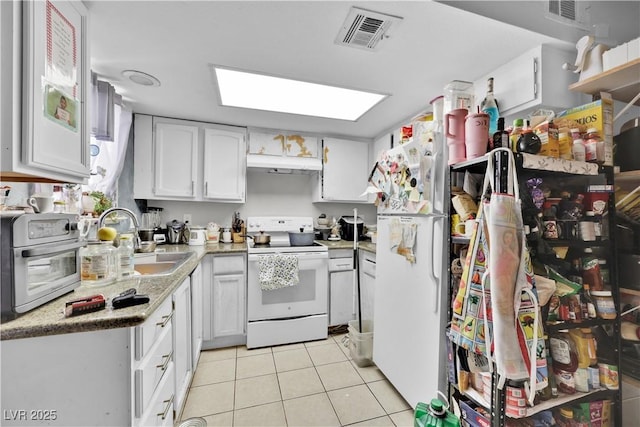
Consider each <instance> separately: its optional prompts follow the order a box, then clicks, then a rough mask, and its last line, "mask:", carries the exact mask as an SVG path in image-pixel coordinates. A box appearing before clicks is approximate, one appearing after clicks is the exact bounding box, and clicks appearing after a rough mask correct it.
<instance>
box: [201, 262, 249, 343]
mask: <svg viewBox="0 0 640 427" xmlns="http://www.w3.org/2000/svg"><path fill="white" fill-rule="evenodd" d="M212 259H213V268H212V273H213V274H212V281H211V284H210V286H208V287H205V289H204V300H205V306H208V307H209V312H208V313H207V310H206V309H205V313H206V314H205V316H204V318H205V322H208V324H205V331H206V333H205V342H204V343H203V348H209V349H210V348H219V347H227V346H232V345H241V344H246V342H247V331H246V329H247V326H246V325H247V315H246V294H247V273H246V271H247V267H246V266H247V259H246V255H245V254H234V255H215V256H212Z"/></svg>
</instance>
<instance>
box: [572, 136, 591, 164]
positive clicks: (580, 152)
mask: <svg viewBox="0 0 640 427" xmlns="http://www.w3.org/2000/svg"><path fill="white" fill-rule="evenodd" d="M571 152H572V153H573V160H577V161H580V162H584V161H586V159H587V152H586V149H585V146H584V141H583V140H582V138H577V139H574V140H573V146H572V148H571Z"/></svg>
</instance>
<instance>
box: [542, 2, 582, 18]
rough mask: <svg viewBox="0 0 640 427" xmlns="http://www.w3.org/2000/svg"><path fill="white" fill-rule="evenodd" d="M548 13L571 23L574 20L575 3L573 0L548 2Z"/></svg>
mask: <svg viewBox="0 0 640 427" xmlns="http://www.w3.org/2000/svg"><path fill="white" fill-rule="evenodd" d="M549 13H551V14H553V15H558V16H560V17H562V18H565V19H569V20H571V21H575V20H576V2H575V1H573V0H550V1H549Z"/></svg>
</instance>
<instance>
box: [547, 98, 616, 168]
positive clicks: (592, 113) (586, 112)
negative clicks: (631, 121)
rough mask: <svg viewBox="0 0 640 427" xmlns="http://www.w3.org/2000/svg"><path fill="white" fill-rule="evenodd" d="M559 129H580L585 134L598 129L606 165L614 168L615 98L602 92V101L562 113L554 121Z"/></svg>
mask: <svg viewBox="0 0 640 427" xmlns="http://www.w3.org/2000/svg"><path fill="white" fill-rule="evenodd" d="M554 123H555V125H556V126H557V127H558V128H569V129H571V128H576V127H577V128H579V129H580V132H582V133H585V132H586V131H587V129H589V128H596V129H597V130H598V132H599V133H600V137H601V138H602V139H603V141H604V165H605V166H613V98H612V97H611V94H610V93H608V92H600V99H599V100H597V101H593V102H590V103H588V104H584V105H580V106H578V107H574V108H570V109H568V110H565V111H562V112H561V113H559V114H558V115H557V117H556V119H554Z"/></svg>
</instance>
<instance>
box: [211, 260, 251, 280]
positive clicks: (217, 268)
mask: <svg viewBox="0 0 640 427" xmlns="http://www.w3.org/2000/svg"><path fill="white" fill-rule="evenodd" d="M245 271H246V265H245V261H244V256H243V255H232V256H214V258H213V274H214V275H215V276H217V275H219V274H233V273H244V272H245Z"/></svg>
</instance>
